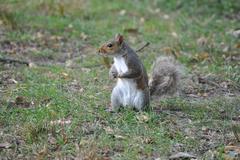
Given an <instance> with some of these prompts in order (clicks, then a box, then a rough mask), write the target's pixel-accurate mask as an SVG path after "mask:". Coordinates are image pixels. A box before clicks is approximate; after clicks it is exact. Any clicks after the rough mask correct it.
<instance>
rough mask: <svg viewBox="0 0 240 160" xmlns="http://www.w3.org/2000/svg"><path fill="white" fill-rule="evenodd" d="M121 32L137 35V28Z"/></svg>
mask: <svg viewBox="0 0 240 160" xmlns="http://www.w3.org/2000/svg"><path fill="white" fill-rule="evenodd" d="M123 31H124V32H128V33H133V34H137V33H138V29H137V28H125V29H124V30H123Z"/></svg>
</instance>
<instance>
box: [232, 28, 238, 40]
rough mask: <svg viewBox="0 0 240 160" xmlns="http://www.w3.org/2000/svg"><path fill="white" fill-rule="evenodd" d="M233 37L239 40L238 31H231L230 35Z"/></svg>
mask: <svg viewBox="0 0 240 160" xmlns="http://www.w3.org/2000/svg"><path fill="white" fill-rule="evenodd" d="M231 34H232V35H233V36H234V37H236V38H239V37H240V29H236V30H234V31H232V33H231Z"/></svg>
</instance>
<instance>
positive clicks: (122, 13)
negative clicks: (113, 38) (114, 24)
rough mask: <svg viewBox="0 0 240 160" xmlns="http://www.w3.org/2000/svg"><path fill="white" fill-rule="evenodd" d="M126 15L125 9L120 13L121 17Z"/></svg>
mask: <svg viewBox="0 0 240 160" xmlns="http://www.w3.org/2000/svg"><path fill="white" fill-rule="evenodd" d="M126 13H127V12H126V10H124V9H123V10H121V11H120V12H119V15H120V16H124V15H125V14H126Z"/></svg>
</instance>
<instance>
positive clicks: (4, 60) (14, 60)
mask: <svg viewBox="0 0 240 160" xmlns="http://www.w3.org/2000/svg"><path fill="white" fill-rule="evenodd" d="M0 62H3V63H19V64H25V65H27V66H29V62H26V61H20V60H16V59H10V58H2V57H0Z"/></svg>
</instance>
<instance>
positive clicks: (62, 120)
mask: <svg viewBox="0 0 240 160" xmlns="http://www.w3.org/2000/svg"><path fill="white" fill-rule="evenodd" d="M71 122H72V121H71V120H65V119H59V120H56V121H50V124H51V125H58V124H60V125H66V124H70V123H71Z"/></svg>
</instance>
